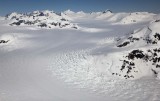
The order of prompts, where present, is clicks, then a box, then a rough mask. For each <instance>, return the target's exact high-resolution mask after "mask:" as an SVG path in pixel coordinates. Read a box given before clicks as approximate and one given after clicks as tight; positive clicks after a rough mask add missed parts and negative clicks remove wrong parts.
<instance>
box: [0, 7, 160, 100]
mask: <svg viewBox="0 0 160 101" xmlns="http://www.w3.org/2000/svg"><path fill="white" fill-rule="evenodd" d="M159 79H160V15H159V14H153V13H148V12H133V13H125V12H122V13H113V12H112V11H110V10H106V11H104V12H92V13H85V12H83V11H80V12H73V11H71V10H67V11H64V12H61V13H56V12H54V11H49V10H45V11H34V12H31V13H25V14H21V13H16V12H14V13H11V14H8V15H6V16H5V17H0V101H160V80H159Z"/></svg>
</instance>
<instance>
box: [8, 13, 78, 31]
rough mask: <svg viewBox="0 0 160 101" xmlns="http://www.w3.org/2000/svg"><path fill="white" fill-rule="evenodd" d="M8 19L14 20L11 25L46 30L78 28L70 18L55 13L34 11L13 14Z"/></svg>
mask: <svg viewBox="0 0 160 101" xmlns="http://www.w3.org/2000/svg"><path fill="white" fill-rule="evenodd" d="M6 19H8V20H13V21H12V22H11V23H10V25H12V26H13V25H16V26H21V25H35V26H38V27H45V28H75V29H77V28H78V26H77V25H76V24H73V23H71V22H70V21H69V20H70V19H69V17H67V16H66V15H63V14H61V13H55V12H53V11H49V10H44V11H33V12H31V13H27V14H19V13H11V14H8V15H7V16H6Z"/></svg>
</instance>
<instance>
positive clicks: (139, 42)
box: [112, 19, 160, 79]
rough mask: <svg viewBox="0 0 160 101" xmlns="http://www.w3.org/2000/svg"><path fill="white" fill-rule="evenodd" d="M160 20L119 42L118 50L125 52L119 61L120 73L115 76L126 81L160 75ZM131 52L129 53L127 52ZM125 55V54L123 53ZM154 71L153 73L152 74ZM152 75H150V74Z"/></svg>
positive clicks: (135, 31)
mask: <svg viewBox="0 0 160 101" xmlns="http://www.w3.org/2000/svg"><path fill="white" fill-rule="evenodd" d="M159 26H160V20H159V19H156V20H154V21H152V22H151V23H150V24H149V25H148V26H146V27H144V28H142V29H137V30H134V31H133V32H132V33H130V34H128V35H127V36H125V37H122V38H119V39H118V40H117V46H116V47H117V48H120V49H123V50H125V52H124V53H125V54H123V55H122V56H121V58H120V59H119V61H120V62H121V66H119V71H118V72H116V73H115V72H113V73H112V74H113V75H117V76H123V77H124V78H126V79H129V78H138V77H140V75H141V76H142V75H143V73H147V75H148V73H151V75H152V74H154V75H155V76H157V77H159V75H160V47H159V46H160V29H159ZM127 50H129V51H127ZM126 51H127V52H126ZM122 53H123V52H122ZM151 71H152V72H151ZM149 75H150V74H149Z"/></svg>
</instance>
